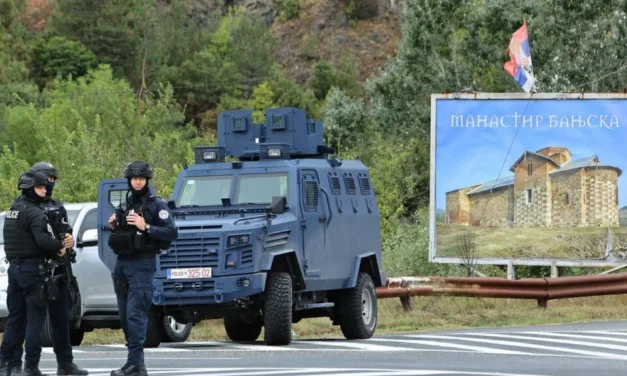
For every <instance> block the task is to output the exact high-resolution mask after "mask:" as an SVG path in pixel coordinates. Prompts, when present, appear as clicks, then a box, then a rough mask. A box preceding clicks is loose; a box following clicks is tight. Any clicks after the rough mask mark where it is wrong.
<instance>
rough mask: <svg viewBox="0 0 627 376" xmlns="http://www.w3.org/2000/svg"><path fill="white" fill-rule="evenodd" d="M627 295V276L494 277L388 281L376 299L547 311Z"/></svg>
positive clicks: (406, 305) (623, 274)
mask: <svg viewBox="0 0 627 376" xmlns="http://www.w3.org/2000/svg"><path fill="white" fill-rule="evenodd" d="M625 293H627V273H621V274H614V275H593V276H577V277H556V278H526V279H519V280H511V279H506V278H494V277H400V278H388V279H387V280H386V285H385V286H383V287H378V288H377V298H378V299H386V298H400V299H401V303H402V304H403V308H404V309H405V310H406V311H407V310H411V304H410V300H409V298H410V297H412V296H463V297H476V298H506V299H533V300H537V301H538V305H539V306H540V307H543V308H546V305H547V302H548V301H549V300H553V299H566V298H580V297H586V296H599V295H616V294H625Z"/></svg>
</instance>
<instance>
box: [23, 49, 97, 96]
mask: <svg viewBox="0 0 627 376" xmlns="http://www.w3.org/2000/svg"><path fill="white" fill-rule="evenodd" d="M30 61H31V74H32V77H33V79H34V80H35V81H36V82H37V84H38V85H39V86H40V87H43V86H44V85H45V83H46V81H49V80H50V79H53V78H55V77H61V78H66V77H68V76H69V75H71V76H72V77H73V78H78V77H81V76H83V75H85V74H86V73H87V71H88V70H89V69H91V68H95V67H96V65H97V59H96V56H95V55H94V54H93V53H92V52H91V51H89V50H88V49H87V48H86V47H85V46H83V45H82V44H81V43H80V42H74V41H70V40H67V39H65V38H63V37H52V38H50V39H49V40H46V39H40V40H38V41H37V42H36V43H34V45H33V47H32V50H31V59H30Z"/></svg>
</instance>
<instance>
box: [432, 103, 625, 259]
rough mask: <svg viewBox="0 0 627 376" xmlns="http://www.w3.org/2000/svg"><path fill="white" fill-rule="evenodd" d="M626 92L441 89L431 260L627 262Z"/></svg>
mask: <svg viewBox="0 0 627 376" xmlns="http://www.w3.org/2000/svg"><path fill="white" fill-rule="evenodd" d="M626 169H627V95H620V94H551V93H548V94H545V93H543V94H524V93H522V94H518V93H494V94H491V93H481V94H446V95H444V94H434V95H432V98H431V200H430V201H431V202H430V204H431V212H430V214H431V218H430V250H429V259H430V261H432V262H443V263H465V262H467V261H464V260H466V259H467V258H468V257H473V258H474V259H475V262H476V263H479V264H496V265H505V264H507V263H508V262H509V261H510V260H516V263H517V264H526V265H551V264H552V263H555V264H556V265H557V266H576V265H579V266H606V265H618V264H622V263H625V262H627V260H626V258H627V257H626V256H627V183H626V182H625V178H624V174H623V172H624V171H625V170H626Z"/></svg>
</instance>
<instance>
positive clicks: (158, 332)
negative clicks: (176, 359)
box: [144, 310, 165, 348]
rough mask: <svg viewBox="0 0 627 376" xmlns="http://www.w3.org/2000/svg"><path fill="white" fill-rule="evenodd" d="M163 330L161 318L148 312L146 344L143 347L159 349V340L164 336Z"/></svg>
mask: <svg viewBox="0 0 627 376" xmlns="http://www.w3.org/2000/svg"><path fill="white" fill-rule="evenodd" d="M164 331H165V328H164V326H163V319H162V316H161V315H160V314H159V313H157V312H155V311H153V310H151V311H149V312H148V328H147V330H146V342H144V347H145V348H149V347H159V345H160V344H161V339H162V338H163V336H164V333H163V332H164Z"/></svg>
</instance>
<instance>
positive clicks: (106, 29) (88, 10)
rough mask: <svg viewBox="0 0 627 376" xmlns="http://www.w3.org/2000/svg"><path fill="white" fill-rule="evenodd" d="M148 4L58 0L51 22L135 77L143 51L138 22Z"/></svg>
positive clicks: (122, 0)
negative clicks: (136, 66) (136, 67)
mask: <svg viewBox="0 0 627 376" xmlns="http://www.w3.org/2000/svg"><path fill="white" fill-rule="evenodd" d="M148 4H152V1H150V0H116V1H114V0H57V4H56V8H55V12H54V13H53V15H52V20H51V23H50V24H51V28H52V31H53V32H54V33H56V34H58V35H60V36H64V37H66V38H68V39H70V40H74V41H79V42H81V43H82V44H83V45H85V46H86V47H87V48H88V49H89V50H90V51H92V52H93V53H95V54H96V56H97V57H98V59H99V62H100V63H105V64H109V65H111V66H112V67H113V68H114V70H115V71H116V72H118V73H119V74H121V75H125V76H126V77H129V78H131V79H132V78H133V77H131V76H132V73H133V71H134V68H135V62H136V61H137V59H138V58H137V55H138V54H139V53H140V49H139V41H140V30H138V29H137V26H136V25H137V22H138V20H140V19H141V18H142V17H144V15H145V14H146V13H145V11H146V9H148V8H147V7H148ZM135 79H136V78H135Z"/></svg>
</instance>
